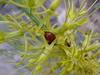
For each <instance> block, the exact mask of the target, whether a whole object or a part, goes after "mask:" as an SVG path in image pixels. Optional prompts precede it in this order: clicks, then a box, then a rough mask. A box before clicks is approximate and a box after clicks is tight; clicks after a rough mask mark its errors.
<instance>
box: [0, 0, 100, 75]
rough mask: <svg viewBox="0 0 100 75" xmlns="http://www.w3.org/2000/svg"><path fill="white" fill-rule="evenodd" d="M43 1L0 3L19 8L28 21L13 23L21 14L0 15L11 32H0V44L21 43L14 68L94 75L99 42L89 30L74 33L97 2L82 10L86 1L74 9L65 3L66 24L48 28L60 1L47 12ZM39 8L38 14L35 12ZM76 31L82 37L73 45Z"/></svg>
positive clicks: (44, 74)
mask: <svg viewBox="0 0 100 75" xmlns="http://www.w3.org/2000/svg"><path fill="white" fill-rule="evenodd" d="M45 1H46V0H9V1H6V0H2V1H0V4H1V5H2V4H4V3H5V4H8V5H10V4H14V5H15V6H17V7H19V10H21V11H22V12H23V14H25V16H27V17H28V18H30V21H31V22H30V23H28V24H27V23H26V22H25V21H22V22H21V23H19V22H17V21H16V19H15V18H18V19H19V18H21V17H22V15H23V14H22V15H21V16H17V17H14V18H13V17H12V16H11V15H0V19H1V20H0V22H3V23H6V24H7V25H9V26H8V27H10V29H11V31H10V32H0V43H3V42H8V41H12V40H14V41H16V39H17V40H22V41H23V42H21V45H20V46H18V47H19V49H21V52H20V56H21V60H20V62H18V63H17V65H22V64H23V65H24V68H27V69H29V71H30V72H31V74H32V75H51V74H52V75H97V73H99V72H98V71H99V69H100V61H99V59H97V57H99V56H100V51H99V50H97V49H100V43H99V42H93V39H94V38H95V36H96V35H97V34H96V33H94V32H93V31H92V30H90V31H89V32H87V34H86V33H82V32H81V31H79V30H77V27H79V26H81V25H83V24H85V23H87V22H88V20H89V17H90V16H91V15H93V13H94V12H95V11H96V10H97V9H95V10H94V11H93V12H92V13H91V14H88V11H89V10H90V9H91V8H92V6H93V5H94V4H95V3H96V1H97V0H96V1H95V2H94V3H93V5H91V6H90V8H83V7H84V4H85V2H86V0H83V1H82V3H81V5H80V8H76V7H75V6H74V0H67V2H68V4H67V5H68V11H66V21H65V22H64V23H63V25H62V26H58V27H53V26H52V25H51V22H50V18H51V17H52V16H55V17H56V16H58V14H56V13H55V10H56V9H57V8H58V7H59V5H60V3H61V1H62V0H54V1H53V2H52V3H51V5H50V7H49V8H48V9H46V8H45V7H44V6H43V4H44V3H45ZM64 1H66V0H64ZM65 5H66V3H65ZM40 7H41V9H43V11H42V12H38V11H37V9H38V8H40ZM41 16H42V18H41ZM78 32H80V33H81V35H82V36H83V37H84V40H80V43H79V44H77V42H76V41H77V38H76V34H77V33H78ZM47 33H50V34H49V35H52V36H50V38H49V39H51V41H50V40H48V39H47V38H48V37H49V36H48V37H45V36H46V35H48V34H47ZM45 34H46V35H45ZM44 35H45V36H44ZM53 37H54V38H53ZM52 38H53V39H52ZM96 50H97V51H96ZM94 51H96V52H94ZM57 70H59V71H58V72H57V73H56V71H57Z"/></svg>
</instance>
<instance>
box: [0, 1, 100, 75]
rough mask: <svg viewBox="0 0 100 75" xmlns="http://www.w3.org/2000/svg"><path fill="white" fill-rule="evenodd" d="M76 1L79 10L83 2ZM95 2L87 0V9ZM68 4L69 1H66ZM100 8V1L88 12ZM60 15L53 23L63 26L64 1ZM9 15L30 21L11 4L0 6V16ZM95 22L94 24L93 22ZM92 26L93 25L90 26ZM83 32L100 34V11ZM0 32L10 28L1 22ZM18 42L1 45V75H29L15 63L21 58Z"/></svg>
mask: <svg viewBox="0 0 100 75" xmlns="http://www.w3.org/2000/svg"><path fill="white" fill-rule="evenodd" d="M52 1H53V0H46V2H45V4H44V5H45V6H46V7H48V6H49V5H50V4H51V3H52ZM75 1H76V7H77V8H78V7H79V5H80V2H81V0H75ZM94 1H95V0H87V2H86V7H87V8H88V7H90V6H91V4H92V3H93V2H94ZM66 2H67V0H66ZM97 7H99V8H100V0H98V1H97V2H96V4H95V5H94V6H93V7H92V9H91V10H90V11H89V12H88V13H91V12H92V11H93V10H94V9H95V8H97ZM55 12H57V13H59V16H58V17H57V19H55V18H52V19H51V21H52V23H55V22H56V23H57V24H58V25H62V24H63V22H64V21H65V6H64V2H63V1H62V4H61V5H60V7H59V8H58V9H57V10H56V11H55ZM6 14H9V15H11V16H13V17H14V18H15V19H16V20H17V21H19V22H21V21H23V20H24V21H26V22H29V19H28V18H27V17H26V16H25V15H24V14H23V12H22V11H21V10H19V8H18V7H16V6H14V5H12V4H10V5H7V4H6V5H5V4H2V5H0V15H6ZM22 14H23V16H22V17H21V18H20V19H17V18H16V16H20V15H22ZM94 19H95V21H94V22H93V20H94ZM90 24H91V25H90ZM79 30H81V31H82V32H87V31H88V30H94V32H97V33H100V9H99V10H97V11H96V12H95V13H94V14H93V15H92V16H90V17H89V22H88V23H86V24H85V25H83V26H81V27H80V28H79ZM0 31H5V32H9V27H8V26H7V25H6V24H5V23H2V22H0ZM99 39H100V37H99ZM12 45H13V46H12ZM17 45H18V42H13V43H11V42H8V43H3V44H0V75H22V73H24V74H25V75H28V71H27V70H26V69H20V70H18V68H16V66H15V63H16V62H17V61H19V59H20V57H19V55H18V53H19V52H18V48H16V47H18V46H17Z"/></svg>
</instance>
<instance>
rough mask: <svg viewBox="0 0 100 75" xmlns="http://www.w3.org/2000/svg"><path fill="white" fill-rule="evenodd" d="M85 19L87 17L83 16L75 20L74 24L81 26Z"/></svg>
mask: <svg viewBox="0 0 100 75" xmlns="http://www.w3.org/2000/svg"><path fill="white" fill-rule="evenodd" d="M87 21H88V19H87V18H86V17H85V18H82V19H80V20H78V21H76V22H75V24H76V25H77V26H81V25H83V24H85V23H86V22H87Z"/></svg>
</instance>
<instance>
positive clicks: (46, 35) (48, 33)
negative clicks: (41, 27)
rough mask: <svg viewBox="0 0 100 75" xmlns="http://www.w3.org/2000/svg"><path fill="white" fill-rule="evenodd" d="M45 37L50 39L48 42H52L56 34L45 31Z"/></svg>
mask: <svg viewBox="0 0 100 75" xmlns="http://www.w3.org/2000/svg"><path fill="white" fill-rule="evenodd" d="M44 37H45V39H46V40H47V41H48V44H51V43H52V42H53V41H54V40H55V39H56V36H55V35H54V34H53V33H51V32H45V33H44Z"/></svg>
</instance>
